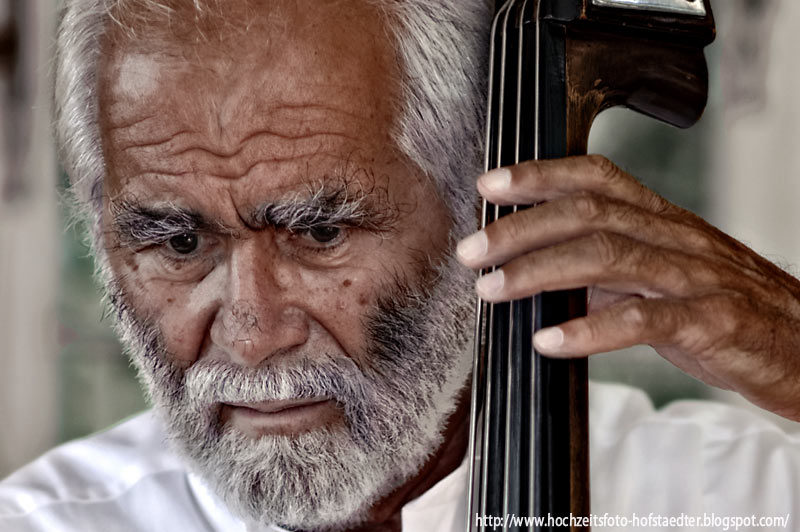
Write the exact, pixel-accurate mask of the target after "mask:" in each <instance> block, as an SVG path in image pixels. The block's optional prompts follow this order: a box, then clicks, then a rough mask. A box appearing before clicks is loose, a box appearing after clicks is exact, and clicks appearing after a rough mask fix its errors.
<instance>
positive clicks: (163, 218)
mask: <svg viewBox="0 0 800 532" xmlns="http://www.w3.org/2000/svg"><path fill="white" fill-rule="evenodd" d="M110 210H111V215H112V217H113V220H114V222H113V225H114V230H115V232H116V234H117V239H118V242H119V244H120V245H123V246H125V245H128V246H130V245H152V244H162V243H164V242H166V241H167V240H169V239H170V238H172V237H174V236H178V235H181V234H183V233H193V232H197V231H208V230H214V231H217V232H219V231H224V228H223V227H221V226H220V224H214V223H211V222H209V221H208V220H206V219H205V218H204V217H203V216H202V215H201V214H199V213H196V212H194V211H192V210H190V209H185V208H183V207H179V206H177V205H175V204H172V203H167V204H164V205H158V206H154V207H149V206H145V205H141V204H139V203H137V202H134V201H125V200H123V201H113V202H111V204H110Z"/></svg>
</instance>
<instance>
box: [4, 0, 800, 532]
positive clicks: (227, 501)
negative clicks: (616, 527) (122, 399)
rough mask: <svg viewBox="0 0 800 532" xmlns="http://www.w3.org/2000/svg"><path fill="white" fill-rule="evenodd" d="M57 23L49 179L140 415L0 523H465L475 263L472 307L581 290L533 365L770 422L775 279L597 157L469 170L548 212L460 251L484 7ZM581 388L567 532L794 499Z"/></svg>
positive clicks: (621, 399)
mask: <svg viewBox="0 0 800 532" xmlns="http://www.w3.org/2000/svg"><path fill="white" fill-rule="evenodd" d="M66 4H67V5H66V8H65V9H66V11H65V16H64V19H63V22H62V25H61V30H60V34H59V40H58V53H59V55H58V61H57V66H56V74H57V79H56V107H57V124H56V127H57V132H58V136H59V142H60V146H61V150H62V155H63V161H64V164H65V167H66V169H67V171H68V173H69V174H70V177H71V179H72V183H73V190H74V193H75V196H76V199H77V201H78V204H79V205H80V207H81V209H83V212H84V213H85V214H86V215H87V218H88V222H89V224H90V226H91V228H92V231H93V236H94V249H95V253H96V257H97V260H98V262H99V265H100V271H101V276H102V278H103V281H104V282H105V284H106V286H107V290H108V294H109V299H110V301H111V304H112V305H113V307H114V309H115V310H116V314H117V318H118V320H117V322H118V328H119V331H120V334H121V336H122V337H123V339H124V341H125V343H126V346H127V348H128V351H129V354H130V356H131V359H132V361H133V363H134V364H135V365H136V367H137V369H138V371H139V374H140V377H141V380H142V382H143V384H144V386H145V388H146V390H147V392H148V394H149V396H150V398H151V400H152V403H153V410H154V413H147V414H143V415H141V416H138V417H136V418H134V419H132V420H130V421H127V422H126V423H124V424H122V425H120V426H118V427H116V428H114V429H112V430H111V431H109V432H107V433H105V434H101V435H97V436H94V437H91V438H89V439H87V440H84V441H82V442H77V443H73V444H68V445H66V446H63V447H61V448H59V449H57V450H55V451H53V452H51V453H49V454H48V455H46V456H45V457H43V458H42V459H40V460H38V461H37V462H35V463H34V464H32V465H30V466H28V467H27V468H24V469H23V470H21V471H19V472H17V473H16V474H14V475H12V476H11V477H9V478H8V479H7V480H6V481H5V482H4V483H3V484H1V485H0V530H14V531H28V530H37V531H38V530H70V531H71V530H75V531H78V530H80V531H87V530H137V531H138V530H141V531H144V530H244V529H247V530H270V531H277V530H283V529H289V530H352V531H355V530H387V531H389V530H391V531H399V530H401V529H402V530H405V531H408V530H419V531H422V530H436V531H447V532H449V531H460V530H463V526H464V519H465V518H466V516H465V515H464V498H465V490H466V479H465V467H466V466H465V464H464V463H463V458H464V454H465V452H466V446H467V431H468V427H467V425H468V413H467V411H466V410H467V409H466V397H467V396H468V393H469V390H468V376H469V372H470V352H469V348H468V344H469V334H470V331H471V329H472V327H471V322H470V320H471V319H472V307H473V297H474V291H473V289H472V284H473V282H474V278H473V274H472V273H471V271H470V270H469V269H468V268H466V267H464V266H463V265H460V264H458V263H457V260H456V257H457V258H458V259H459V260H460V261H461V262H463V263H464V264H465V265H466V266H469V267H470V268H479V267H482V266H484V265H487V264H504V265H505V266H504V267H503V268H502V269H501V270H499V271H498V273H495V274H493V275H491V276H485V277H483V278H482V279H480V280H479V281H478V283H477V290H478V293H479V294H480V295H481V296H483V297H484V298H486V299H488V300H493V301H499V300H506V299H510V298H517V297H522V296H526V295H530V294H533V293H536V292H539V291H541V290H552V289H562V288H569V287H578V286H585V285H590V286H593V287H594V288H593V296H592V301H591V304H592V306H591V312H590V314H589V316H588V317H586V318H583V319H579V320H575V321H573V322H569V323H567V324H564V325H563V326H561V327H559V328H555V329H550V330H545V331H541V332H540V333H538V335H537V336H536V337H535V341H536V343H537V347H539V348H540V349H541V350H542V351H544V352H547V353H550V354H552V355H553V356H559V355H560V354H561V353H568V354H570V355H575V354H578V355H588V354H592V353H596V352H601V351H606V350H609V349H612V348H616V347H623V346H627V345H632V344H637V343H650V344H653V345H655V346H656V347H657V349H658V351H659V352H660V353H661V354H662V355H663V356H665V357H666V358H668V359H669V360H671V361H672V362H674V363H675V364H676V365H678V366H679V367H681V368H683V369H684V370H686V371H687V372H689V373H691V374H693V375H695V376H697V377H699V378H701V379H703V380H705V381H706V382H709V383H712V384H716V385H722V386H725V387H728V388H733V389H736V390H738V391H740V392H741V393H742V394H744V395H745V396H746V397H748V398H750V399H751V400H752V401H753V402H755V403H757V404H759V405H761V406H763V407H765V408H768V409H771V410H773V411H775V412H778V413H781V414H783V415H785V416H787V417H793V418H795V419H797V418H800V406H798V405H800V401H799V400H798V399H800V385H798V384H797V382H798V379H797V375H798V367H797V363H796V362H795V353H794V347H795V346H796V345H797V344H798V337H800V333H799V332H798V331H800V327H798V325H800V323H799V322H798V320H799V319H800V283H798V281H797V280H796V279H793V278H791V277H790V276H788V275H786V274H784V273H783V272H782V271H780V270H779V269H778V268H776V267H775V266H773V265H771V264H769V263H767V262H765V261H764V260H763V259H761V258H760V257H758V256H757V255H756V254H755V253H753V252H752V251H750V250H748V249H747V248H745V247H744V246H742V245H740V244H738V243H737V242H735V241H733V240H732V239H730V238H729V237H727V236H725V235H723V234H720V233H719V232H718V231H716V230H715V229H713V228H711V227H710V226H708V225H707V224H705V223H704V222H703V221H702V220H699V219H698V218H696V217H694V216H693V215H691V214H689V213H687V212H685V211H682V210H680V209H678V208H677V207H674V206H672V205H670V204H668V203H667V202H665V201H664V200H662V199H661V198H659V197H658V196H656V195H655V194H653V193H652V192H650V191H648V190H646V189H644V188H643V187H641V186H640V185H639V184H637V182H636V181H635V180H634V179H633V178H631V177H630V176H627V175H625V174H624V173H622V172H621V171H619V170H618V169H617V168H616V167H614V166H613V165H612V164H610V163H608V162H607V161H606V160H604V159H602V158H598V157H586V158H576V159H568V160H563V161H552V162H547V163H529V164H524V165H520V166H518V167H514V168H511V169H504V170H499V171H494V172H492V173H490V174H487V175H485V176H483V177H481V179H480V180H479V182H478V190H479V191H480V192H481V194H483V195H484V196H485V197H487V198H488V199H490V200H492V201H495V202H498V203H503V202H525V203H530V202H539V201H542V200H548V203H546V204H545V205H544V206H542V207H539V208H537V209H532V210H528V211H524V212H521V213H519V214H517V215H515V216H512V217H509V218H506V219H503V220H502V221H500V222H497V223H496V224H493V225H492V226H490V227H488V228H487V229H486V230H484V231H481V232H478V233H474V234H472V235H471V236H468V235H470V233H473V231H474V226H475V202H474V199H473V196H474V176H475V174H476V173H477V168H478V161H479V160H480V150H481V142H480V140H479V139H480V138H481V131H482V125H481V111H480V109H481V107H482V102H483V99H484V98H483V95H482V87H483V85H484V80H483V68H484V67H483V65H484V64H485V60H484V59H485V52H486V51H485V49H484V43H485V40H486V32H487V26H488V23H489V15H488V7H487V5H486V2H484V1H482V0H469V1H466V0H457V1H456V0H442V1H441V2H436V3H431V2H429V1H422V0H406V1H404V2H395V1H393V0H371V1H366V0H336V1H333V0H331V1H328V0H325V1H320V0H247V1H244V0H242V1H237V2H219V1H203V0H194V1H193V2H192V1H188V0H186V1H182V0H117V1H114V2H110V1H105V0H68V1H67V2H66ZM459 240H460V243H459V244H458V246H457V250H458V252H457V253H454V250H455V249H456V245H455V244H456V242H457V241H459ZM592 393H593V396H592V405H593V407H592V408H593V412H592V416H593V417H592V438H593V443H592V445H593V452H594V453H595V454H594V458H593V464H594V465H593V468H594V469H593V474H594V476H595V479H594V480H593V482H594V483H595V486H596V487H597V492H596V494H595V503H594V504H595V510H596V511H600V512H602V511H608V510H615V511H618V510H619V511H629V510H632V511H657V510H663V511H674V512H680V511H684V510H685V511H697V510H707V509H708V510H714V511H717V512H724V511H730V510H732V509H735V508H737V506H736V504H739V500H738V499H736V496H737V494H740V493H741V492H742V491H741V490H740V489H739V488H736V489H734V488H733V486H736V485H737V482H742V481H743V480H744V481H746V482H748V483H750V482H751V481H752V482H753V483H754V485H760V486H762V487H763V486H775V489H776V490H777V491H783V490H784V489H786V490H789V489H791V486H792V485H793V483H795V482H796V481H797V480H798V479H800V450H798V449H797V448H796V446H795V444H794V442H793V441H792V440H791V439H789V438H788V437H786V436H783V435H781V434H779V433H777V432H774V431H771V430H772V429H767V428H764V427H763V426H762V425H758V424H757V423H756V424H755V425H753V424H745V425H742V424H741V420H742V417H741V416H742V414H735V413H731V412H730V411H728V410H727V409H725V408H722V407H720V408H722V409H721V410H714V409H711V411H712V412H714V413H713V414H708V413H707V411H704V412H705V413H702V414H695V413H692V412H690V413H683V414H681V413H672V414H670V415H665V416H661V417H659V416H658V415H656V414H653V413H652V412H651V411H650V410H648V408H649V407H648V406H647V405H646V403H644V402H643V401H642V399H641V397H640V396H639V395H637V394H636V393H635V392H633V391H630V390H626V389H622V388H615V387H601V388H598V389H597V390H595V391H593V392H592ZM737 416H738V417H737ZM701 421H702V423H701ZM704 423H705V424H709V425H710V426H711V429H714V428H718V427H726V430H727V432H724V431H723V432H722V433H720V434H722V436H717V435H716V434H718V433H717V432H714V431H713V430H711V429H708V430H706V429H705V428H704ZM737 423H738V425H737ZM753 423H755V422H753ZM704 431H705V432H704ZM754 434H755V436H754ZM762 434H766V437H762V436H761V435H762ZM720 438H721V439H720ZM765 438H766V439H765ZM727 442H733V443H730V445H728V443H727ZM736 442H745V447H743V448H742V447H737V446H736ZM715 446H717V447H715ZM719 446H724V448H725V449H728V450H729V452H728V455H727V460H720V457H719V456H717V455H715V454H714V453H715V452H717V451H716V450H715V449H718V448H719ZM654 447H658V448H657V449H655V451H654V452H653V454H652V455H650V454H648V452H649V451H651V450H653V448H654ZM764 449H768V453H767V451H765V450H764ZM767 455H768V456H769V460H768V459H767V458H765V457H766V456H767ZM646 466H649V467H650V468H651V470H650V472H648V473H643V472H642V468H644V467H646ZM732 468H740V469H739V470H738V471H740V472H739V473H738V476H736V475H737V473H736V471H737V470H736V469H732ZM756 468H757V470H758V471H760V473H759V474H760V475H762V476H760V477H759V478H758V479H755V480H753V475H755V473H754V471H755V470H756ZM631 472H638V473H639V477H637V476H636V475H632V476H631V477H630V478H622V475H624V474H627V473H631ZM687 473H688V474H690V475H694V477H692V478H689V479H686V478H685V477H684V476H683V475H685V474H687ZM653 475H661V476H662V477H663V478H660V479H655V480H654V479H653V478H652V476H653ZM709 478H713V480H709ZM651 482H654V483H655V486H656V487H655V488H653V487H649V488H646V487H645V486H648V485H649V483H651ZM748 485H749V484H748ZM716 488H718V489H719V491H718V492H714V495H713V496H707V495H708V493H709V490H711V491H712V492H713V490H714V489H716ZM744 489H745V490H746V487H745V488H744ZM654 494H657V495H654ZM794 495H795V497H794V499H797V497H796V495H797V494H796V491H795V493H794ZM704 497H705V498H704ZM659 498H660V499H659ZM766 498H767V497H764V498H763V499H766ZM778 499H779V500H778V503H777V504H776V505H773V506H770V505H769V504H767V503H764V504H761V503H759V502H758V500H757V501H755V502H754V503H753V504H752V505H750V506H746V507H744V508H747V509H750V508H754V509H757V510H759V511H768V510H769V511H772V510H775V511H779V510H781V511H783V510H786V508H788V510H786V511H784V512H783V513H786V512H788V511H790V510H791V509H792V506H791V497H789V496H788V495H787V494H783V495H782V496H781V497H778ZM759 500H761V499H759ZM664 501H667V502H666V503H665V502H664ZM787 501H788V502H787ZM649 503H652V504H651V505H649V506H648V504H649ZM759 504H761V505H759ZM787 504H788V506H787ZM795 504H796V503H795ZM738 508H742V507H741V506H739V507H738ZM781 515H782V514H781Z"/></svg>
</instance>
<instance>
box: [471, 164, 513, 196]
mask: <svg viewBox="0 0 800 532" xmlns="http://www.w3.org/2000/svg"><path fill="white" fill-rule="evenodd" d="M479 181H480V183H481V185H482V186H483V187H484V188H485V189H487V190H491V191H493V192H502V191H503V190H507V189H508V188H509V187H510V186H511V171H510V170H509V169H508V168H495V169H494V170H491V171H489V172H487V173H485V174H483V175H482V176H481V177H480V179H479Z"/></svg>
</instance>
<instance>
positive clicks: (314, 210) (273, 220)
mask: <svg viewBox="0 0 800 532" xmlns="http://www.w3.org/2000/svg"><path fill="white" fill-rule="evenodd" d="M396 217H397V212H396V209H395V208H393V207H392V206H391V205H390V204H389V202H388V201H386V200H385V198H382V195H380V194H377V193H376V192H375V191H372V192H367V191H364V190H363V189H355V190H353V189H351V188H348V187H347V186H346V184H344V183H339V182H334V183H330V182H324V183H321V184H318V185H316V186H309V189H308V191H307V192H306V193H297V194H294V195H292V196H289V197H288V198H284V199H281V200H279V201H275V202H268V203H265V204H262V205H260V206H259V207H258V208H257V209H256V212H255V213H254V216H253V218H254V219H255V220H256V223H257V224H258V225H265V226H269V225H271V226H275V227H280V228H284V229H287V230H289V231H304V230H308V229H311V228H314V227H319V226H323V225H338V226H348V227H358V228H362V229H367V230H371V231H386V230H389V229H391V228H392V226H393V224H394V221H395V219H396Z"/></svg>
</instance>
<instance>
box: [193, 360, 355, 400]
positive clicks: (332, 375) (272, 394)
mask: <svg viewBox="0 0 800 532" xmlns="http://www.w3.org/2000/svg"><path fill="white" fill-rule="evenodd" d="M184 381H185V382H184V386H183V394H185V397H186V398H187V399H188V400H189V401H191V402H192V403H194V404H199V405H211V404H214V403H251V402H260V401H286V400H294V399H311V398H315V397H329V398H331V399H334V400H336V401H338V402H340V403H342V404H344V405H348V404H353V402H359V401H361V400H363V399H364V396H365V388H366V387H369V385H370V384H371V383H370V382H369V381H368V380H367V377H366V376H365V375H364V374H363V372H362V371H361V370H360V369H359V368H358V366H357V365H356V364H355V362H353V361H352V360H350V359H348V358H344V357H335V358H334V357H324V358H322V359H321V360H316V359H315V360H311V359H308V358H303V359H300V360H298V361H294V362H292V364H291V365H286V364H282V365H276V366H262V367H258V368H247V367H242V366H239V365H236V364H232V363H230V362H225V361H198V362H196V363H195V364H194V365H192V366H191V367H190V368H189V369H188V370H187V371H186V373H185V375H184Z"/></svg>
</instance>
